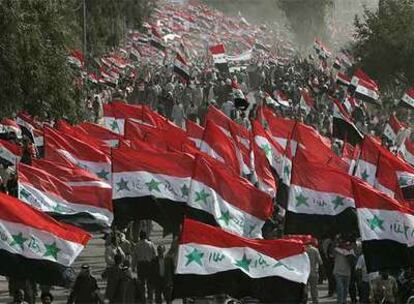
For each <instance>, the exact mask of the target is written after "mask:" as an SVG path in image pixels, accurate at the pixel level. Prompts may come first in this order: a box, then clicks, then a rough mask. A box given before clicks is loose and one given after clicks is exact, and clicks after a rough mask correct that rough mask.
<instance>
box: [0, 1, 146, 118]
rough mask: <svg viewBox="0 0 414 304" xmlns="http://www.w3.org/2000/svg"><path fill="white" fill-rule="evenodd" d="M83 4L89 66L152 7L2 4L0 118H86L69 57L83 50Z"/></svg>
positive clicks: (97, 3) (105, 3)
mask: <svg viewBox="0 0 414 304" xmlns="http://www.w3.org/2000/svg"><path fill="white" fill-rule="evenodd" d="M84 3H86V16H87V18H86V25H87V26H86V29H87V32H86V36H87V51H88V52H87V58H89V59H90V60H91V61H92V59H93V57H96V56H100V55H102V54H104V53H106V52H108V51H110V50H111V49H112V48H113V47H116V46H118V45H119V43H120V41H121V39H122V37H124V34H125V32H126V31H127V29H128V28H137V27H139V26H140V25H141V23H142V21H143V19H144V18H145V16H146V15H148V14H149V12H150V10H151V8H152V2H151V1H149V0H85V2H84V0H52V1H50V0H19V1H15V0H0V79H1V85H0V117H4V116H10V115H12V114H13V113H16V112H17V111H20V110H22V109H23V110H26V111H28V112H29V113H30V114H32V115H38V116H41V117H45V116H51V117H54V118H61V117H67V118H68V119H70V120H76V119H79V118H82V114H83V113H82V112H83V111H84V109H85V107H84V105H82V102H83V98H82V97H84V96H82V90H80V89H79V88H78V86H76V85H75V83H76V77H78V76H79V75H78V74H77V73H78V72H77V71H74V70H73V69H72V68H71V67H70V66H69V64H68V60H67V56H68V53H69V51H70V50H71V49H80V50H82V49H83V45H82V43H83V4H84Z"/></svg>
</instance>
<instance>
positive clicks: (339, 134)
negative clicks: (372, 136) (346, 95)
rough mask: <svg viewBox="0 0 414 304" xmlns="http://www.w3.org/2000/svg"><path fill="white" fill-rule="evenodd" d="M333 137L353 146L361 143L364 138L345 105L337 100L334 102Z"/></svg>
mask: <svg viewBox="0 0 414 304" xmlns="http://www.w3.org/2000/svg"><path fill="white" fill-rule="evenodd" d="M332 136H333V137H335V138H338V139H342V140H344V141H346V142H349V143H351V144H352V145H356V144H358V143H360V142H361V140H362V139H363V137H364V135H363V134H362V133H361V132H360V131H359V130H358V128H357V127H356V125H355V124H354V122H353V119H352V117H351V116H350V115H349V114H348V112H347V111H346V110H345V107H344V105H343V104H342V103H341V102H340V101H339V100H337V99H334V100H333V122H332Z"/></svg>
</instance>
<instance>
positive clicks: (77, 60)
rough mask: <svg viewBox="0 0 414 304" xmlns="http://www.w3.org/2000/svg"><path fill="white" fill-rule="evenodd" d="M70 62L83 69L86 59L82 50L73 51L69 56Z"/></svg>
mask: <svg viewBox="0 0 414 304" xmlns="http://www.w3.org/2000/svg"><path fill="white" fill-rule="evenodd" d="M68 61H69V63H71V64H73V65H75V66H77V67H78V68H80V69H81V68H83V66H84V63H85V57H84V56H83V53H82V52H81V51H80V50H72V51H71V52H70V54H69V56H68Z"/></svg>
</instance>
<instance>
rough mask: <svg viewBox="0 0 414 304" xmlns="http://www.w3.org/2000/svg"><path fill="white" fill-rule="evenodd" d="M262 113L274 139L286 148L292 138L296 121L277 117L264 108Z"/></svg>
mask: <svg viewBox="0 0 414 304" xmlns="http://www.w3.org/2000/svg"><path fill="white" fill-rule="evenodd" d="M261 113H262V114H263V120H264V125H265V124H267V125H268V126H269V131H270V133H271V134H272V137H273V139H275V140H276V141H277V142H278V143H279V144H280V145H281V146H282V147H283V148H286V145H287V142H288V140H289V139H290V138H291V136H292V132H293V129H294V126H295V124H296V121H295V120H292V119H288V118H283V117H279V116H276V115H274V114H273V112H272V111H271V110H269V109H268V108H263V111H261Z"/></svg>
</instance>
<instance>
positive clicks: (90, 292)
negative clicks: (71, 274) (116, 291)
mask: <svg viewBox="0 0 414 304" xmlns="http://www.w3.org/2000/svg"><path fill="white" fill-rule="evenodd" d="M85 303H90V304H97V303H102V300H101V298H100V294H99V288H98V283H97V281H96V279H95V278H94V277H93V276H92V275H91V271H90V267H89V265H88V264H83V265H82V269H81V272H80V273H79V275H78V277H77V278H76V280H75V284H74V285H73V288H72V291H71V293H70V295H69V298H68V302H67V304H85Z"/></svg>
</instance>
